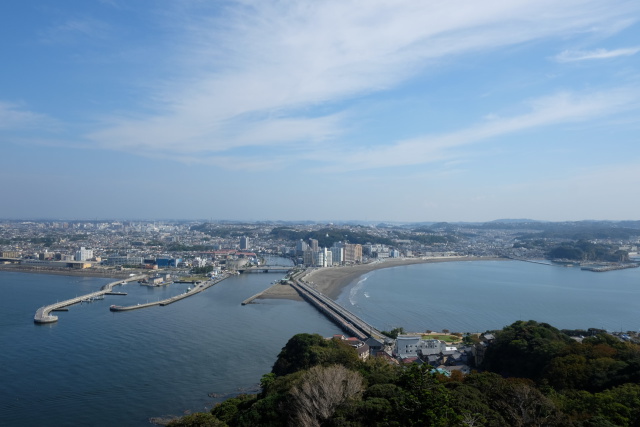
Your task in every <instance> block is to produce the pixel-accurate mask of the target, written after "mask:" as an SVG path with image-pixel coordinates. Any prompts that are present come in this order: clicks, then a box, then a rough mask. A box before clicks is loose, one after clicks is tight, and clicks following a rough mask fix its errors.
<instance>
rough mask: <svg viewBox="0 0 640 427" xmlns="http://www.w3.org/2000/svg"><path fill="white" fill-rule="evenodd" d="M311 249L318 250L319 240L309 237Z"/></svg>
mask: <svg viewBox="0 0 640 427" xmlns="http://www.w3.org/2000/svg"><path fill="white" fill-rule="evenodd" d="M309 249H311V250H312V251H317V250H318V241H317V240H316V239H311V238H310V239H309Z"/></svg>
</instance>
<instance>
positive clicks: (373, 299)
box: [337, 261, 640, 332]
mask: <svg viewBox="0 0 640 427" xmlns="http://www.w3.org/2000/svg"><path fill="white" fill-rule="evenodd" d="M337 301H338V302H339V303H340V304H342V305H343V306H344V307H346V308H349V309H350V310H352V311H353V312H354V313H356V314H357V315H359V316H360V317H362V318H363V319H364V320H366V321H367V322H369V323H370V324H372V325H373V326H375V327H377V328H379V329H385V330H390V329H393V328H394V327H403V328H404V329H405V330H407V331H414V332H421V331H425V330H433V331H441V330H443V329H448V330H450V331H452V332H453V331H458V332H483V331H486V330H492V329H501V328H503V327H504V326H506V325H509V324H511V323H513V322H515V321H516V320H536V321H539V322H546V323H549V324H551V325H552V326H555V327H557V328H561V329H587V328H590V327H593V328H601V329H606V330H609V331H620V330H624V331H629V330H633V331H636V330H638V329H639V328H640V318H639V314H640V269H638V268H632V269H625V270H615V271H608V272H605V273H595V272H590V271H584V270H580V269H579V268H578V267H561V266H556V265H541V264H535V263H529V262H521V261H467V262H445V263H432V264H414V265H409V266H399V267H393V268H386V269H381V270H375V271H372V272H370V273H368V274H366V275H365V276H363V277H361V278H360V279H358V280H356V281H354V282H353V283H352V284H350V285H349V286H348V287H347V288H346V289H345V291H344V292H343V293H342V294H341V295H340V296H339V298H338V300H337Z"/></svg>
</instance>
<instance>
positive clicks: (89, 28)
mask: <svg viewBox="0 0 640 427" xmlns="http://www.w3.org/2000/svg"><path fill="white" fill-rule="evenodd" d="M110 32H111V28H110V26H109V25H108V24H107V23H106V22H104V21H101V20H98V19H95V18H74V19H68V20H66V21H64V22H62V23H59V24H56V25H53V26H51V27H49V28H45V29H43V30H42V31H40V34H39V38H40V42H42V43H46V44H57V43H70V42H75V41H77V40H78V39H106V38H108V37H109V35H110Z"/></svg>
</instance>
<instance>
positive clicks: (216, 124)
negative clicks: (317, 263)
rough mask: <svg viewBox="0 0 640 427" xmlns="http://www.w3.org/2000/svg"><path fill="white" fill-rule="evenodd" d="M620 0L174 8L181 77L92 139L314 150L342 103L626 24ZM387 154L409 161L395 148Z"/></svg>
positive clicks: (173, 148)
mask: <svg viewBox="0 0 640 427" xmlns="http://www.w3.org/2000/svg"><path fill="white" fill-rule="evenodd" d="M614 3H615V4H611V3H610V2H608V3H607V4H603V3H602V2H600V1H596V0H567V1H564V2H557V1H555V0H527V1H518V2H506V3H505V2H504V1H500V0H487V1H483V2H477V1H466V2H455V3H452V2H438V3H435V2H416V1H413V0H403V1H390V0H389V1H386V0H381V1H370V0H366V1H365V0H352V1H346V0H340V1H338V0H334V1H332V0H328V1H322V2H309V1H302V0H299V1H296V0H292V1H264V2H249V1H238V2H236V3H231V6H229V7H228V8H227V9H224V12H222V13H221V11H220V10H217V14H215V15H214V16H213V17H211V16H206V14H205V15H204V16H199V17H198V18H195V19H194V18H190V19H188V20H187V19H184V18H175V17H174V18H173V19H176V21H174V22H173V26H172V28H175V29H180V31H184V33H182V34H176V36H175V40H176V45H175V46H176V51H168V52H167V53H166V58H165V59H164V61H166V62H167V63H171V64H175V67H176V68H177V69H176V71H175V72H176V74H177V75H179V76H180V77H179V78H173V79H166V80H165V81H162V82H155V83H156V84H154V85H152V87H153V88H154V89H153V90H151V93H149V95H148V99H147V100H146V102H145V106H146V107H147V108H148V107H149V106H153V110H155V112H154V113H149V114H146V115H143V116H141V115H140V114H139V113H137V112H133V111H132V112H131V113H130V114H120V115H118V116H115V117H110V118H105V125H104V126H103V127H102V129H99V130H96V131H93V132H90V133H88V134H87V135H86V136H87V138H88V139H89V140H90V141H91V142H93V143H94V144H95V145H96V146H99V147H104V148H113V149H118V150H125V151H134V152H138V151H139V150H141V149H144V150H158V151H160V152H162V153H164V154H166V155H170V154H172V153H174V154H175V153H185V152H186V153H201V154H202V156H207V155H209V153H215V154H214V155H215V156H216V157H217V156H219V155H221V153H225V155H232V151H233V150H238V149H242V148H244V147H271V148H280V149H283V150H284V149H287V150H290V149H295V150H298V152H299V151H300V150H302V149H303V148H305V147H306V148H307V150H308V151H309V154H308V155H309V156H315V143H317V141H322V140H327V139H331V137H332V136H334V135H339V134H340V133H341V131H342V130H343V129H344V127H345V126H347V122H346V120H345V115H344V111H348V108H349V107H348V105H345V104H343V103H344V102H348V101H350V100H352V99H354V98H356V97H358V96H361V95H364V94H368V93H373V92H380V91H384V90H388V89H390V88H393V87H394V86H397V85H398V84H400V83H402V82H404V81H406V79H408V78H409V77H412V76H414V75H417V74H418V73H421V72H423V71H424V70H425V69H427V68H428V67H429V65H430V64H433V63H436V62H439V61H441V60H443V59H448V58H451V57H454V56H458V55H462V54H466V53H477V52H484V51H487V50H491V49H496V48H500V47H505V46H514V45H518V44H521V43H526V42H532V41H538V40H544V39H548V38H552V37H564V36H568V35H571V34H575V33H579V32H580V33H582V32H597V33H606V32H610V31H614V30H613V29H615V31H619V30H620V29H622V28H624V27H625V26H627V25H630V24H631V23H632V22H631V21H630V20H629V16H633V12H637V11H638V10H639V9H640V7H639V6H638V4H637V2H634V1H627V0H620V1H616V2H614ZM180 7H184V5H181V6H180ZM176 16H179V17H183V16H185V15H184V14H176ZM182 19H184V20H182ZM576 108H577V106H576ZM318 110H320V111H318ZM559 113H561V114H560V115H561V116H562V112H559ZM541 114H542V113H541V112H538V113H532V114H531V115H529V116H524V117H520V118H517V119H511V120H509V119H499V118H496V119H494V120H491V122H490V123H489V124H487V125H486V126H484V127H479V128H477V129H474V130H473V131H474V132H480V133H483V132H484V133H485V134H486V135H487V136H485V137H488V136H489V134H491V133H492V132H493V133H499V131H498V130H493V129H498V127H499V126H501V129H503V131H506V128H508V127H512V128H519V127H520V128H522V127H526V126H527V125H526V124H525V123H522V121H526V120H529V121H530V122H534V121H535V120H538V121H540V122H541V123H546V122H548V121H551V120H552V119H551V118H546V120H545V119H544V118H542V117H540V116H541ZM529 126H533V124H531V125H529ZM470 138H471V139H473V138H477V137H473V138H472V137H471V136H468V135H464V134H463V133H459V134H453V135H449V136H447V137H439V138H435V140H434V141H433V142H432V143H430V144H426V145H425V144H423V139H419V140H417V141H407V142H403V143H401V144H397V145H396V146H394V147H389V148H388V149H382V150H378V151H373V152H370V153H365V156H364V158H363V159H362V160H359V161H358V163H359V164H361V165H362V167H375V165H376V164H377V163H379V162H380V161H381V160H382V159H379V160H376V159H374V157H375V158H377V156H381V154H383V153H386V152H389V153H390V154H391V153H392V152H394V151H395V150H396V149H397V147H398V145H399V146H404V147H407V148H409V147H420V148H419V154H420V155H419V156H418V157H419V158H420V159H422V160H420V161H424V159H425V158H429V157H430V156H431V157H434V158H437V157H438V156H440V155H442V149H441V148H442V146H451V145H452V142H451V141H454V140H460V141H462V140H469V139H470ZM453 145H455V144H453ZM408 157H411V156H410V155H408ZM367 158H369V159H370V160H368V161H367V160H366V159H367ZM391 158H392V159H393V158H395V159H397V160H396V161H397V162H398V163H399V164H402V163H403V162H404V161H401V160H400V159H399V158H398V156H397V154H393V155H392V156H391ZM414 161H417V160H414Z"/></svg>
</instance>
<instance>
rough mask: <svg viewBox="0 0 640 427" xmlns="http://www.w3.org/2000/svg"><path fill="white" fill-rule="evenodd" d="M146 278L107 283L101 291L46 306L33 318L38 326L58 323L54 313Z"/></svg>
mask: <svg viewBox="0 0 640 427" xmlns="http://www.w3.org/2000/svg"><path fill="white" fill-rule="evenodd" d="M144 277H145V276H144V275H139V276H131V277H129V278H127V279H124V280H118V281H115V282H111V283H107V284H106V285H104V286H103V287H102V288H100V290H99V291H96V292H91V293H90V294H86V295H81V296H79V297H75V298H71V299H68V300H65V301H60V302H57V303H55V304H51V305H46V306H44V307H40V308H39V309H38V310H37V311H36V314H35V316H34V317H33V321H34V322H35V323H38V324H44V323H54V322H57V321H58V316H54V315H52V314H51V312H52V311H55V310H60V309H62V308H64V307H68V306H70V305H73V304H77V303H79V302H82V301H85V300H89V299H91V298H96V297H99V296H102V295H105V294H107V293H110V292H113V287H114V286H118V285H124V284H126V283H128V282H133V281H135V280H140V279H142V278H144Z"/></svg>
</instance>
